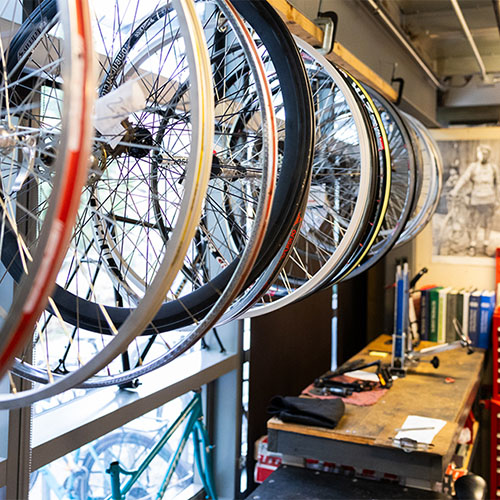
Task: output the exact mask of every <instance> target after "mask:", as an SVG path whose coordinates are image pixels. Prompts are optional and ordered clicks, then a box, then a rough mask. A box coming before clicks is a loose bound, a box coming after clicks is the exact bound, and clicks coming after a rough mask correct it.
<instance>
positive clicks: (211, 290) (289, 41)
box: [53, 0, 314, 335]
mask: <svg viewBox="0 0 500 500" xmlns="http://www.w3.org/2000/svg"><path fill="white" fill-rule="evenodd" d="M232 3H233V5H234V7H235V8H236V10H237V11H238V12H239V14H240V15H242V16H243V17H244V19H245V20H246V21H247V22H248V23H249V24H250V25H251V26H252V28H253V29H254V30H255V31H256V33H257V35H258V36H259V38H260V39H261V40H262V42H263V43H264V45H265V47H266V50H267V52H268V54H269V57H270V59H271V61H272V64H273V65H274V67H275V70H276V73H277V75H278V78H279V79H280V81H283V82H286V84H283V85H282V87H281V90H282V92H283V101H284V105H285V109H286V115H287V117H288V119H287V120H286V122H285V143H284V152H283V163H282V168H283V171H282V174H280V176H279V179H278V182H277V185H276V190H275V195H274V203H273V209H272V211H271V215H270V220H269V228H268V230H267V233H266V236H265V240H264V243H263V245H262V247H263V250H262V251H261V252H260V253H259V256H258V258H257V262H256V264H255V266H254V268H253V270H252V273H251V275H250V276H249V278H248V281H247V284H248V285H250V284H251V283H253V282H254V281H255V280H256V279H257V278H258V277H259V276H261V275H262V273H263V272H264V270H265V269H266V268H267V269H269V268H268V265H269V261H270V260H272V259H273V258H274V255H275V254H276V252H277V250H278V249H280V248H281V247H283V245H284V243H285V244H286V242H287V241H288V239H289V235H290V234H295V232H296V227H295V226H296V225H297V222H296V221H297V220H300V219H301V218H302V214H301V213H300V212H301V210H303V203H304V197H305V193H306V191H307V188H308V185H309V181H310V175H311V166H312V149H313V147H312V146H313V142H314V133H313V124H314V118H313V116H312V97H311V90H310V87H309V84H308V81H307V79H306V75H305V71H304V67H303V63H302V60H301V58H300V55H299V54H298V50H297V48H296V45H295V43H294V41H293V38H292V37H291V35H290V32H289V31H288V29H287V27H286V25H285V24H284V23H283V21H282V20H281V18H280V17H279V16H278V14H277V13H276V12H275V11H274V10H273V9H272V7H270V6H269V5H268V4H267V3H266V2H260V1H258V0H244V1H241V0H237V1H233V2H232ZM287 255H288V253H287V252H284V253H283V254H282V258H281V259H280V260H279V262H277V263H276V264H275V266H274V267H273V272H274V273H276V272H278V270H279V269H281V266H282V265H283V264H284V262H285V257H286V256H287ZM237 261H238V259H236V260H235V261H233V262H232V263H230V264H229V265H228V266H227V267H226V269H224V270H223V271H222V272H221V273H220V274H219V275H218V276H217V277H216V278H215V279H213V280H212V281H211V282H210V283H208V284H206V285H204V286H202V287H200V288H199V289H197V290H196V291H194V292H193V293H192V294H190V295H188V296H186V297H184V298H183V299H182V300H180V301H170V302H167V303H164V304H163V305H162V306H161V307H160V310H159V311H158V313H157V315H156V316H155V318H154V319H153V320H152V321H151V322H150V323H149V325H148V326H146V327H145V328H144V329H143V331H142V334H143V335H150V334H155V333H158V332H165V331H170V330H173V329H178V328H181V327H184V326H187V325H189V324H191V323H192V322H193V321H199V320H201V319H202V318H203V317H204V316H205V315H206V313H207V312H208V311H209V310H210V308H211V307H212V306H213V304H214V303H215V301H216V300H217V299H218V298H219V292H218V291H219V290H222V289H224V287H225V285H226V284H227V283H228V281H229V280H230V278H231V276H232V275H233V273H234V270H235V269H236V266H237V264H238V262H237ZM53 298H54V301H55V302H56V303H57V305H58V308H59V311H60V314H61V316H62V317H63V319H64V320H65V321H68V322H69V323H70V324H71V323H74V322H75V319H74V311H75V310H78V311H79V316H78V325H79V326H80V327H82V328H84V329H86V330H88V331H94V332H96V333H104V334H106V333H107V334H113V331H112V329H110V328H108V327H107V326H106V325H107V321H106V317H109V318H111V319H112V321H113V324H114V325H115V326H116V327H117V328H119V327H120V325H121V324H123V322H124V321H125V320H126V319H127V317H128V316H129V314H130V313H131V310H130V309H129V308H125V307H124V308H117V307H112V306H105V307H104V310H103V308H99V307H98V306H97V305H96V304H93V303H89V302H88V301H85V300H82V299H80V298H79V297H76V296H74V295H73V294H71V293H70V292H69V291H67V290H63V289H62V288H61V287H57V288H56V290H55V292H54V297H53Z"/></svg>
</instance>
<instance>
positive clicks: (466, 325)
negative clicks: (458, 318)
mask: <svg viewBox="0 0 500 500" xmlns="http://www.w3.org/2000/svg"><path fill="white" fill-rule="evenodd" d="M474 291H475V290H474V289H473V288H468V289H467V290H465V291H464V308H463V314H462V331H463V332H464V335H465V337H466V338H467V337H469V300H470V294H471V293H472V292H474Z"/></svg>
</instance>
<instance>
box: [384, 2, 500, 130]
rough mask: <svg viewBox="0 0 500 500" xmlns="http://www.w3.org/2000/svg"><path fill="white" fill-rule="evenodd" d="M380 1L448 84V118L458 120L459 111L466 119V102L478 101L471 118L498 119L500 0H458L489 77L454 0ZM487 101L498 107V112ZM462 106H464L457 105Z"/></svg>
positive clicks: (444, 96) (445, 100) (445, 96)
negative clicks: (458, 15) (478, 60)
mask: <svg viewBox="0 0 500 500" xmlns="http://www.w3.org/2000/svg"><path fill="white" fill-rule="evenodd" d="M377 3H378V4H379V5H380V6H381V7H382V8H384V10H385V11H386V12H387V14H389V16H390V17H391V18H392V20H393V22H394V23H395V24H396V25H397V26H398V27H399V28H400V29H401V31H402V32H403V33H404V34H405V35H406V38H407V39H408V40H409V41H410V42H411V44H412V45H413V47H414V48H415V49H416V51H417V52H418V53H419V55H420V56H421V57H422V59H423V60H424V61H425V62H426V63H427V64H428V66H429V67H430V68H432V70H433V71H434V73H435V74H436V76H437V77H438V78H439V80H440V81H441V82H443V83H444V84H445V85H446V86H447V87H448V90H447V91H444V92H442V94H441V98H440V103H441V108H442V109H441V111H442V113H444V114H447V116H448V118H449V119H446V121H447V122H448V123H454V122H455V120H454V119H453V114H454V111H456V116H457V119H458V116H459V115H460V118H459V119H458V121H459V122H460V121H466V117H467V113H464V110H463V108H464V103H467V105H466V106H465V107H470V108H472V107H474V113H471V114H470V117H471V122H470V123H480V122H481V121H482V120H483V116H484V122H488V123H491V122H498V121H499V119H500V108H498V106H499V104H500V84H498V83H497V84H496V85H494V84H493V83H494V82H499V81H500V26H499V22H500V21H499V19H498V17H497V15H498V12H495V8H494V4H497V5H498V7H499V8H500V0H458V4H459V6H460V8H461V10H462V13H463V16H464V18H465V21H466V23H467V25H468V26H469V29H470V31H471V34H472V38H473V39H474V42H475V43H476V45H477V48H478V51H479V54H480V56H481V58H482V60H483V63H484V66H485V68H486V73H487V75H488V78H489V81H487V82H485V81H484V80H482V79H481V78H480V73H481V72H480V69H479V65H478V62H477V60H476V58H475V57H474V54H473V50H472V48H471V46H470V44H469V42H468V41H467V38H466V36H465V34H464V31H463V29H462V27H461V25H460V23H459V20H458V17H457V14H456V12H455V10H454V8H453V5H452V3H451V1H450V0H378V2H377ZM458 89H460V90H458ZM457 92H458V93H459V98H460V99H457ZM497 96H498V97H497ZM459 102H460V103H461V104H459ZM485 105H486V107H484V106H485ZM488 105H490V106H494V107H496V108H497V110H496V111H495V112H493V116H491V115H492V110H491V109H488ZM481 106H483V107H481ZM457 107H460V110H458V109H456V110H453V109H452V108H457ZM485 113H486V114H485ZM495 113H496V114H495ZM473 115H474V118H473V119H472V116H473ZM495 116H496V119H495Z"/></svg>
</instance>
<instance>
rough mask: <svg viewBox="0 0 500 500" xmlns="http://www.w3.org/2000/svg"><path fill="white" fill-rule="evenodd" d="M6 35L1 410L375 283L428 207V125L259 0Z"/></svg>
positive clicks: (53, 19) (11, 12)
mask: <svg viewBox="0 0 500 500" xmlns="http://www.w3.org/2000/svg"><path fill="white" fill-rule="evenodd" d="M0 18H1V19H0V20H1V22H2V25H3V31H2V38H1V40H0V42H1V44H2V46H1V47H0V49H1V54H2V59H1V70H2V71H1V80H0V81H1V86H0V99H1V101H0V102H1V104H0V106H1V107H0V160H1V169H2V177H1V179H2V181H1V182H2V185H1V193H0V211H1V227H0V249H1V262H0V267H1V273H0V297H1V302H0V316H1V323H0V325H1V330H0V356H1V357H0V370H1V374H2V375H5V374H7V373H8V375H9V377H10V381H11V392H10V393H9V394H2V395H0V408H13V407H19V406H24V405H28V404H31V403H33V402H35V401H37V400H39V399H41V398H47V397H50V396H53V395H55V394H57V393H59V392H62V391H64V390H67V389H70V388H75V387H80V388H86V387H87V388H90V387H102V386H106V385H113V384H120V385H123V384H127V383H134V381H136V380H137V379H138V377H140V376H141V375H142V374H144V373H147V372H148V371H151V370H153V369H155V368H157V367H159V366H162V365H164V364H166V363H168V362H170V361H171V360H173V359H175V358H176V357H178V356H179V355H181V354H182V353H184V352H186V351H187V350H188V349H189V348H190V347H192V346H193V345H194V344H195V343H196V342H197V341H198V340H199V339H200V338H201V337H202V336H203V335H204V334H205V333H206V332H207V331H209V330H210V329H212V328H213V327H215V326H217V325H219V324H223V323H226V322H228V321H232V320H235V319H241V318H246V317H252V316H256V315H260V314H267V313H269V312H272V311H275V310H277V309H279V308H281V307H283V306H285V305H288V304H291V303H293V302H295V301H298V300H301V299H303V298H305V297H307V296H309V295H311V294H312V293H314V292H316V291H318V290H321V289H324V288H327V287H330V286H332V285H333V284H335V283H338V282H340V281H342V280H345V279H349V278H351V277H353V276H356V275H358V274H359V273H362V272H364V271H366V270H367V269H368V268H369V267H371V266H373V265H374V264H375V263H376V262H378V261H379V260H380V259H382V258H383V257H384V255H386V253H387V252H388V251H389V250H390V249H391V248H393V247H394V246H397V245H401V244H403V243H405V242H407V241H409V240H410V239H412V238H413V237H415V235H416V234H417V233H418V232H419V231H421V230H422V228H423V227H424V226H425V225H426V223H427V222H428V221H429V219H430V217H431V216H432V213H433V212H434V209H435V207H436V204H437V201H438V199H439V194H440V189H441V160H440V157H439V152H438V150H437V147H436V145H435V143H434V142H433V140H432V138H431V137H430V135H429V133H428V132H427V130H426V129H425V127H424V126H423V125H422V124H421V123H420V122H418V121H417V120H416V119H415V118H412V117H411V116H408V115H406V114H404V113H402V112H400V111H399V110H398V109H397V108H396V107H395V106H394V105H392V104H391V103H390V102H388V101H387V100H386V99H385V98H384V97H383V96H381V95H379V94H378V93H377V92H376V91H374V90H373V89H370V88H369V87H366V86H364V85H362V84H361V83H360V82H358V81H357V80H356V79H354V78H353V77H352V76H350V75H349V74H347V73H346V72H344V71H343V70H342V69H340V68H337V67H335V66H333V65H332V64H331V63H330V62H328V61H327V60H326V59H325V58H324V57H323V56H322V55H321V54H319V53H318V51H317V50H315V49H314V48H312V47H311V46H309V45H308V44H306V43H305V42H303V41H302V40H300V39H294V38H293V37H292V35H291V34H290V33H289V31H288V29H287V27H286V25H285V24H284V23H283V22H282V21H281V18H280V17H279V15H277V13H276V12H275V11H274V10H273V9H272V8H271V7H270V6H269V5H268V4H267V3H266V2H262V1H257V0H233V1H232V2H230V1H229V0H198V1H192V0H152V1H150V2H144V1H139V0H114V1H112V2H100V4H98V2H97V1H94V0H91V1H90V3H89V4H87V1H86V0H60V1H57V0H44V1H43V3H42V4H41V5H40V6H39V7H38V8H36V9H35V10H34V11H33V12H30V13H28V12H25V11H24V9H23V2H22V1H20V0H8V1H7V3H6V4H5V5H4V7H0Z"/></svg>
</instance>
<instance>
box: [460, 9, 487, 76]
mask: <svg viewBox="0 0 500 500" xmlns="http://www.w3.org/2000/svg"><path fill="white" fill-rule="evenodd" d="M450 2H451V5H453V9H454V10H455V14H456V15H457V17H458V21H459V22H460V25H461V26H462V29H463V31H464V34H465V38H467V41H468V42H469V45H470V46H471V49H472V52H473V53H474V57H475V58H476V61H477V64H478V66H479V69H480V71H481V78H482V79H483V80H489V77H488V75H487V74H486V67H485V66H484V63H483V60H482V58H481V54H480V53H479V50H478V48H477V45H476V42H475V41H474V38H472V33H471V32H470V29H469V26H468V25H467V21H466V20H465V18H464V15H463V13H462V9H461V8H460V5H458V1H457V0H450Z"/></svg>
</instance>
